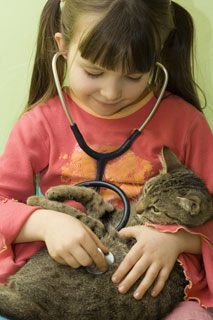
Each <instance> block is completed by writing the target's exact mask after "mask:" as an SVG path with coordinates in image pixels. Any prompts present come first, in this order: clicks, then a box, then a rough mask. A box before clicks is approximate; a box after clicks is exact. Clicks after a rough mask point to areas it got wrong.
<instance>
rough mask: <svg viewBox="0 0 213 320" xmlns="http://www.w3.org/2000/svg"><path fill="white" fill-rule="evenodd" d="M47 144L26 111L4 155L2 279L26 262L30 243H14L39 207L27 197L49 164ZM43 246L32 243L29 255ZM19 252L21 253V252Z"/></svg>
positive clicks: (0, 178)
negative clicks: (32, 204) (26, 248)
mask: <svg viewBox="0 0 213 320" xmlns="http://www.w3.org/2000/svg"><path fill="white" fill-rule="evenodd" d="M47 147H48V145H47V139H46V138H45V137H44V136H42V128H41V130H40V128H39V126H38V127H37V128H35V127H34V124H33V122H32V119H31V118H30V117H28V115H27V114H25V115H23V116H22V118H21V119H20V120H19V121H18V122H17V123H16V124H15V126H14V128H13V130H12V132H11V134H10V136H9V139H8V142H7V144H6V147H5V151H4V153H3V154H2V156H1V157H0V234H1V239H3V240H2V241H1V244H3V247H2V246H1V247H2V248H3V250H0V251H2V252H1V254H0V281H1V282H2V281H3V280H2V277H3V278H4V276H5V275H6V274H10V273H11V272H12V273H13V272H15V271H16V267H18V266H19V267H20V261H23V263H24V259H23V257H24V256H25V253H24V251H23V250H22V248H23V246H24V247H25V246H26V244H17V245H13V244H12V243H13V241H14V239H15V238H16V237H17V235H18V233H19V231H20V229H21V228H22V226H23V224H24V223H25V221H26V220H27V219H28V217H29V216H30V215H31V214H32V213H33V212H34V211H35V210H36V209H38V208H37V207H30V206H28V205H26V199H27V198H28V197H29V196H30V195H32V194H33V193H34V188H35V187H34V177H35V174H36V173H38V172H40V171H41V170H42V169H43V168H44V167H45V166H46V162H47V159H46V157H45V155H47V154H48V152H47V151H48V149H47ZM40 246H41V244H38V243H36V242H35V243H32V244H31V248H32V250H31V249H28V251H29V252H28V254H29V256H30V255H32V253H33V252H35V251H36V250H37V248H39V247H40ZM5 249H7V250H5ZM17 252H19V253H21V255H19V256H17V254H16V253H17ZM25 258H27V256H25ZM3 275H4V276H3Z"/></svg>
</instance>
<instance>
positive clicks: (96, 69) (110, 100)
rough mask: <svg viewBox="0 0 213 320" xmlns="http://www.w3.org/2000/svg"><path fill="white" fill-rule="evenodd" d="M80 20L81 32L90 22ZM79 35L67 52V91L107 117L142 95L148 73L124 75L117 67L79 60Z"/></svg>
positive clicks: (136, 100) (131, 103)
mask: <svg viewBox="0 0 213 320" xmlns="http://www.w3.org/2000/svg"><path fill="white" fill-rule="evenodd" d="M83 21H84V22H83V23H81V28H82V29H81V30H82V31H84V30H86V27H87V26H88V25H91V21H90V24H89V23H88V21H87V19H84V20H83ZM87 28H88V27H87ZM81 34H82V32H79V37H78V36H75V41H73V42H72V43H71V45H70V47H69V50H68V55H67V64H68V76H69V84H70V89H71V91H72V92H73V93H74V95H75V96H76V97H77V98H78V99H79V100H80V101H81V102H82V103H83V104H85V105H86V106H87V107H89V108H90V109H91V110H92V111H94V112H95V113H97V114H99V115H101V116H110V115H113V114H115V113H116V112H118V111H120V110H122V109H125V108H131V106H132V105H133V104H134V103H137V102H138V101H139V100H140V99H142V98H143V96H144V95H145V89H146V87H147V83H148V79H149V73H145V74H142V73H127V74H124V73H122V71H121V67H119V66H118V68H117V70H116V71H111V70H106V69H103V68H102V67H100V66H99V65H96V64H92V63H91V62H90V61H88V60H85V59H83V58H82V57H81V55H80V52H79V50H78V44H79V41H80V38H81ZM56 40H57V37H56ZM57 42H58V43H59V42H60V41H57ZM59 49H60V44H59Z"/></svg>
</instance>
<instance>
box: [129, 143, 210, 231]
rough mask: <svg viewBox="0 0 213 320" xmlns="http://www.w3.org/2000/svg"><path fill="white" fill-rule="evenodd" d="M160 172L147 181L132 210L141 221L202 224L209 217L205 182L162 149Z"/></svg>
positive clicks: (173, 155)
mask: <svg viewBox="0 0 213 320" xmlns="http://www.w3.org/2000/svg"><path fill="white" fill-rule="evenodd" d="M160 160H161V164H162V167H163V169H162V171H161V172H160V173H159V175H157V176H155V177H153V178H151V179H150V180H148V181H147V182H146V183H145V185H144V189H143V192H142V195H141V196H140V198H139V200H138V201H137V204H136V207H135V210H136V213H137V214H138V218H139V219H140V220H141V221H142V222H143V223H145V222H152V223H159V224H183V225H188V226H196V225H202V224H204V223H205V222H207V221H208V220H209V219H211V218H213V204H212V200H211V195H210V193H209V191H208V189H207V187H206V185H205V183H204V182H203V181H202V180H201V179H200V178H199V177H197V176H196V175H195V174H194V173H193V172H192V171H191V170H189V169H188V168H187V167H185V166H184V165H183V164H182V163H181V162H180V160H179V159H178V158H177V157H176V155H175V154H174V153H173V152H172V151H171V150H170V149H169V148H168V147H165V146H164V147H163V148H162V153H161V156H160Z"/></svg>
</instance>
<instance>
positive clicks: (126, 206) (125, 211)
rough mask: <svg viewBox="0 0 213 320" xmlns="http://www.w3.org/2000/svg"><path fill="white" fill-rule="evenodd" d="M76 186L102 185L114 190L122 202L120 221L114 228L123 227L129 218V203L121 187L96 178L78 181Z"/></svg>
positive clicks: (118, 229) (119, 228)
mask: <svg viewBox="0 0 213 320" xmlns="http://www.w3.org/2000/svg"><path fill="white" fill-rule="evenodd" d="M77 186H79V187H98V188H100V187H104V188H107V189H110V190H113V191H114V192H116V193H117V194H118V195H119V196H120V198H121V200H122V202H123V216H122V218H121V221H120V223H119V224H118V225H117V226H116V228H115V229H116V230H117V231H120V230H121V229H122V228H124V227H125V226H126V224H127V222H128V220H129V216H130V204H129V200H128V198H127V196H126V194H125V193H124V192H123V191H122V190H121V188H119V187H118V186H116V185H114V184H113V183H110V182H106V181H96V180H91V181H84V182H81V183H78V184H77Z"/></svg>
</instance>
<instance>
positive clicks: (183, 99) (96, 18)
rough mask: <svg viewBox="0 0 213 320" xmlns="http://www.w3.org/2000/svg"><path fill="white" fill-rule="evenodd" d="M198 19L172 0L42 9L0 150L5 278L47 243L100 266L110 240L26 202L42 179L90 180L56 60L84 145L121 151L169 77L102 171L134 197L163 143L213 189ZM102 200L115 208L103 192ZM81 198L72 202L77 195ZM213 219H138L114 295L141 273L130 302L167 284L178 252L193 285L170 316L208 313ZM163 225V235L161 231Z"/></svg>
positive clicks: (62, 255) (0, 259)
mask: <svg viewBox="0 0 213 320" xmlns="http://www.w3.org/2000/svg"><path fill="white" fill-rule="evenodd" d="M192 47H193V23H192V20H191V17H190V15H189V14H188V12H187V11H185V10H184V9H183V8H182V7H180V6H179V5H177V4H175V3H173V2H170V1H169V0H148V1H147V0H78V1H77V0H66V1H64V3H62V1H59V0H49V1H48V2H47V4H46V6H45V8H44V10H43V13H42V16H41V22H40V30H39V36H38V45H37V53H36V57H35V65H34V71H33V76H32V82H31V89H30V94H29V101H28V106H27V108H26V110H25V113H24V114H23V115H22V117H21V118H20V119H19V120H18V121H17V123H16V125H15V127H14V129H13V130H12V133H11V135H10V137H9V140H8V143H7V145H6V148H5V151H4V153H3V155H2V157H1V158H0V194H1V204H0V208H1V215H0V232H1V255H0V281H1V282H2V283H4V282H5V280H6V278H7V277H8V276H9V275H10V274H13V273H15V272H16V271H17V270H18V269H19V268H20V267H21V266H23V264H24V263H25V261H26V259H28V258H29V257H30V256H32V255H33V254H34V253H35V252H36V251H38V250H39V249H40V248H42V247H43V246H44V244H45V245H46V246H47V248H48V250H49V253H50V255H51V256H52V257H53V258H54V259H55V260H56V261H58V262H59V263H62V264H67V265H70V266H71V267H73V268H78V267H79V266H81V265H83V266H88V265H91V264H92V263H95V264H96V265H97V266H98V267H99V268H100V269H102V270H104V269H105V267H106V266H105V262H104V260H103V258H102V255H101V254H100V252H99V251H98V247H100V248H101V249H102V250H103V251H104V252H107V248H105V247H104V246H103V244H102V243H101V242H100V240H99V239H98V238H97V237H96V236H95V235H94V234H93V233H92V231H91V230H89V229H88V228H87V227H86V226H85V225H83V224H82V223H81V222H79V221H78V220H76V219H75V218H72V217H70V216H67V215H65V214H63V213H58V212H54V211H50V210H44V209H41V208H32V207H29V206H28V205H26V204H25V203H26V199H27V198H28V197H29V196H30V195H32V194H33V193H34V189H35V184H34V181H35V180H34V178H35V176H36V175H37V176H39V185H40V188H41V191H42V193H45V191H46V190H47V189H48V188H49V187H50V186H53V185H60V184H76V183H78V182H81V181H85V180H94V179H95V176H96V162H95V160H93V159H92V158H90V157H89V156H87V155H86V154H85V153H84V152H83V151H82V150H81V148H80V147H79V145H78V143H77V142H76V139H75V138H74V135H73V133H72V131H71V130H70V127H69V121H68V120H67V118H66V116H65V113H64V111H63V109H62V106H61V103H60V100H59V97H58V95H57V92H56V87H55V83H54V80H53V75H52V70H51V62H52V58H53V56H54V54H55V53H56V52H57V51H58V50H60V51H61V52H62V53H63V56H60V57H59V61H58V63H57V68H58V73H59V78H60V81H61V83H63V81H64V78H65V75H66V73H67V74H68V80H69V87H66V88H64V91H63V95H64V98H65V100H66V103H67V105H68V108H69V111H70V113H71V114H72V118H73V119H74V122H75V123H77V124H78V127H79V129H80V131H81V133H82V134H83V136H84V137H85V140H86V142H87V143H88V145H89V146H90V147H91V148H93V149H95V150H96V151H98V152H109V151H112V150H115V149H117V148H118V147H119V146H120V145H121V144H122V143H123V142H124V141H125V140H126V138H127V137H128V136H129V135H130V134H131V133H132V131H133V130H134V129H135V128H139V127H140V125H141V123H142V122H143V121H144V120H145V119H146V118H147V116H148V115H149V113H150V111H151V110H152V107H153V105H154V104H155V102H156V99H157V97H158V94H159V90H160V88H161V87H162V84H163V81H164V79H163V76H162V72H160V71H159V68H158V67H157V65H156V63H157V62H158V61H159V62H161V63H162V64H163V65H164V66H165V67H166V68H167V70H168V73H169V82H168V86H167V90H168V91H167V92H166V94H165V95H164V98H163V100H162V102H161V103H160V105H159V107H158V109H157V111H156V113H155V114H154V116H153V118H152V119H151V121H150V122H149V123H148V124H147V125H146V127H145V128H144V129H143V131H142V134H141V135H140V136H139V137H138V138H137V139H136V140H135V142H134V143H133V144H132V146H131V148H130V149H129V150H128V151H126V152H125V153H124V154H123V155H122V156H120V157H118V158H117V159H115V160H111V161H109V162H108V163H107V165H106V168H105V171H104V180H107V181H110V182H113V183H115V184H117V185H118V186H120V187H121V188H122V189H123V190H124V191H125V193H126V194H127V195H128V197H129V199H130V200H134V199H135V198H136V197H137V196H138V194H139V193H140V192H141V190H142V187H143V184H144V182H145V181H146V180H147V179H149V178H150V177H152V176H154V175H156V174H157V173H158V172H159V170H160V169H161V166H160V161H159V153H160V150H161V148H162V146H163V145H167V146H169V147H170V148H171V149H172V150H173V151H174V152H175V153H176V154H177V156H178V157H179V158H180V160H181V161H182V162H183V163H185V164H186V166H188V167H190V168H191V169H192V170H193V171H194V172H196V173H197V174H198V175H199V176H200V177H201V178H202V179H204V180H205V182H206V184H207V186H208V188H209V190H211V192H213V171H212V163H213V148H212V145H213V136H212V133H211V130H210V128H209V126H208V124H207V121H206V120H205V118H204V116H203V114H202V111H201V106H200V102H199V98H198V95H197V91H196V86H195V83H194V80H193V76H192V68H191V61H192V60H191V58H192V56H191V53H192ZM102 195H103V197H104V198H105V199H107V200H111V201H112V202H113V203H114V204H115V205H119V199H117V197H116V195H115V194H114V193H112V192H110V191H109V190H104V191H102ZM72 205H75V206H77V204H75V203H72ZM211 230H213V221H210V222H208V223H207V224H206V225H205V226H202V227H200V228H191V229H186V228H184V227H182V226H177V227H171V228H170V229H168V227H167V228H165V227H162V228H161V230H159V229H155V228H154V227H147V226H135V227H131V228H124V229H123V230H121V231H120V232H121V234H122V235H123V236H126V237H134V238H135V239H136V240H137V243H136V244H135V245H134V246H133V248H132V249H131V250H130V252H129V253H128V254H127V256H126V257H125V259H124V261H123V262H122V263H121V265H120V266H119V268H118V270H117V271H116V272H115V274H114V275H113V278H112V281H113V282H114V283H115V285H116V284H119V285H118V290H119V292H120V293H121V294H125V293H126V292H127V291H128V289H129V288H130V287H131V286H132V285H133V284H134V283H135V282H136V280H138V279H139V278H141V279H142V276H144V277H143V280H141V283H140V285H139V287H138V288H137V289H136V291H135V293H134V298H135V299H142V297H143V295H144V293H145V292H146V290H147V289H148V288H149V287H150V286H151V284H152V283H153V282H155V285H154V288H153V291H152V295H153V296H156V295H158V294H159V292H160V291H161V290H162V289H163V287H164V284H165V282H166V280H167V278H168V276H169V274H170V271H171V269H172V268H173V265H174V263H175V261H176V259H177V257H179V260H180V261H181V262H182V265H183V268H184V270H185V274H186V277H187V278H188V279H189V281H190V285H189V286H188V287H187V288H186V289H185V301H184V302H182V303H180V304H179V305H178V306H177V308H175V309H174V310H173V312H172V313H171V315H168V316H167V317H166V318H165V319H167V320H169V319H181V320H182V319H185V320H187V319H199V320H201V319H211V316H210V313H209V310H207V308H210V307H213V280H212V267H211V264H210V263H211V262H212V261H213V260H212V259H213V250H212V243H213V235H212V231H211ZM161 231H168V232H161Z"/></svg>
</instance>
